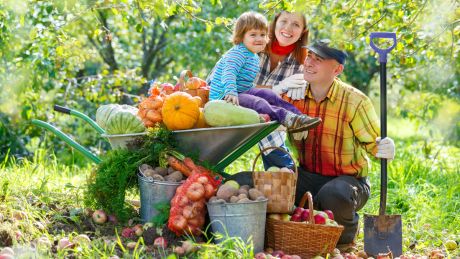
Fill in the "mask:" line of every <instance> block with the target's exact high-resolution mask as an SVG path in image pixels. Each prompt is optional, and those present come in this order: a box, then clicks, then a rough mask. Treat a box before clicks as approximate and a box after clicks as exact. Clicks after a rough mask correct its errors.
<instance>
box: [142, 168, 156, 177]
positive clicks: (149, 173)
mask: <svg viewBox="0 0 460 259" xmlns="http://www.w3.org/2000/svg"><path fill="white" fill-rule="evenodd" d="M143 173H144V175H145V176H146V177H149V176H150V177H152V176H153V175H155V174H157V172H156V171H155V170H153V169H146V170H145V171H143Z"/></svg>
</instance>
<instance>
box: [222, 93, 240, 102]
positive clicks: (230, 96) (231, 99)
mask: <svg viewBox="0 0 460 259" xmlns="http://www.w3.org/2000/svg"><path fill="white" fill-rule="evenodd" d="M224 100H225V101H227V102H228V103H232V104H234V105H240V104H239V102H238V96H237V95H233V94H227V95H226V96H225V97H224Z"/></svg>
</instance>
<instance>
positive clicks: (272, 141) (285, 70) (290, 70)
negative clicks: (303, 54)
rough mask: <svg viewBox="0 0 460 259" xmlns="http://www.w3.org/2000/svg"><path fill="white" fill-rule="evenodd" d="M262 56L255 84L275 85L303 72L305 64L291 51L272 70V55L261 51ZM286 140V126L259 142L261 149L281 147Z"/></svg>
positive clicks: (267, 152) (266, 153)
mask: <svg viewBox="0 0 460 259" xmlns="http://www.w3.org/2000/svg"><path fill="white" fill-rule="evenodd" d="M259 57H260V72H259V74H258V75H257V76H256V79H255V81H254V84H255V85H264V86H274V85H276V84H278V83H279V82H281V81H283V79H284V78H286V77H289V76H291V75H293V74H297V73H303V65H302V64H299V62H297V60H296V59H295V57H294V55H293V54H292V53H291V54H290V55H289V56H287V57H286V58H285V59H284V60H283V61H281V62H280V63H279V64H278V66H277V67H276V68H275V69H273V71H271V72H270V57H269V55H268V54H267V53H261V54H260V55H259ZM285 141H286V132H285V131H284V127H282V126H281V127H280V128H279V129H278V130H276V131H274V132H272V133H271V134H270V135H268V136H267V137H265V138H264V139H262V140H261V141H260V142H259V147H260V149H264V148H267V147H279V146H281V145H282V144H284V142H285ZM273 150H274V149H271V150H268V151H265V152H264V154H265V155H268V154H269V153H270V152H271V151H273Z"/></svg>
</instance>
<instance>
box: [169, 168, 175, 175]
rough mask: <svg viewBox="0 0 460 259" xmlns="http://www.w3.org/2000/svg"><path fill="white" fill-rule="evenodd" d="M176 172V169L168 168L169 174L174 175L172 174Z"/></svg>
mask: <svg viewBox="0 0 460 259" xmlns="http://www.w3.org/2000/svg"><path fill="white" fill-rule="evenodd" d="M174 171H176V170H175V169H174V168H172V167H168V174H170V173H172V172H174Z"/></svg>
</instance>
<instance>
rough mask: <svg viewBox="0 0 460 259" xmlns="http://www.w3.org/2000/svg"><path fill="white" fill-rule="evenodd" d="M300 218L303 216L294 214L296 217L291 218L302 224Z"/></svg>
mask: <svg viewBox="0 0 460 259" xmlns="http://www.w3.org/2000/svg"><path fill="white" fill-rule="evenodd" d="M300 217H301V216H300V215H299V214H294V215H292V216H291V221H295V222H301V221H302V219H301V218H300Z"/></svg>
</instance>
